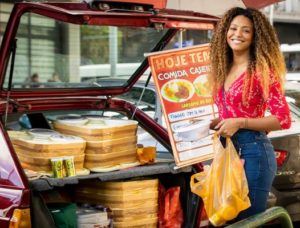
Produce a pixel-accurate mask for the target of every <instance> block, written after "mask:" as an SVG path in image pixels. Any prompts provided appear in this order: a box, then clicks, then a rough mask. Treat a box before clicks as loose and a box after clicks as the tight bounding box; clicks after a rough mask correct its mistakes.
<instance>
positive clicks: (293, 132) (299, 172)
mask: <svg viewBox="0 0 300 228" xmlns="http://www.w3.org/2000/svg"><path fill="white" fill-rule="evenodd" d="M285 95H286V99H287V101H288V103H289V106H290V110H291V114H292V126H291V128H290V129H288V130H283V131H278V132H271V134H270V135H269V137H270V138H271V141H272V144H273V146H274V149H275V153H276V159H277V166H278V169H277V174H276V177H275V180H274V182H273V188H272V194H271V195H270V198H269V203H270V206H274V205H276V206H282V207H284V208H285V209H286V210H287V211H288V212H289V214H290V216H291V218H292V220H293V221H300V209H299V208H300V179H299V177H300V167H299V159H300V106H299V105H300V86H299V83H298V82H295V81H292V82H287V83H286V91H285Z"/></svg>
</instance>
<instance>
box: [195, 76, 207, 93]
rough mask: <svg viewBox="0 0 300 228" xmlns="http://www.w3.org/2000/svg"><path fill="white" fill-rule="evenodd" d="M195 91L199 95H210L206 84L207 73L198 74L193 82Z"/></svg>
mask: <svg viewBox="0 0 300 228" xmlns="http://www.w3.org/2000/svg"><path fill="white" fill-rule="evenodd" d="M193 85H194V88H195V93H196V94H197V95H198V96H200V97H210V96H211V91H210V88H209V84H208V79H207V75H200V76H198V77H197V78H196V79H195V80H194V82H193Z"/></svg>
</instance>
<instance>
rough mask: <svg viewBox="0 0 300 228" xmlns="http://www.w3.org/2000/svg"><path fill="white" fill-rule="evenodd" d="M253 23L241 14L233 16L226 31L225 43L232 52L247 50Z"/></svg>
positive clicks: (250, 40) (251, 35)
mask: <svg viewBox="0 0 300 228" xmlns="http://www.w3.org/2000/svg"><path fill="white" fill-rule="evenodd" d="M253 30H254V29H253V23H252V22H251V20H250V19H249V18H248V17H245V16H243V15H239V16H236V17H235V18H233V20H232V22H231V24H230V26H229V29H228V31H227V43H228V45H229V47H230V48H231V49H232V51H233V52H234V53H238V52H239V53H240V52H249V50H250V45H251V43H252V40H253V35H254V31H253Z"/></svg>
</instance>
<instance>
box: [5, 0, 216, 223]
mask: <svg viewBox="0 0 300 228" xmlns="http://www.w3.org/2000/svg"><path fill="white" fill-rule="evenodd" d="M130 2H132V3H130ZM124 3H126V4H124ZM156 4H158V2H157V1H143V4H138V3H137V1H122V0H120V1H109V0H107V1H105V3H103V2H102V1H101V2H100V1H88V2H80V3H74V2H73V3H59V2H52V3H51V2H44V3H38V2H20V3H15V4H14V7H13V9H12V12H11V14H10V18H9V21H8V23H7V25H6V30H5V33H4V35H3V39H2V44H1V49H0V96H1V97H0V115H1V122H0V131H1V134H0V145H1V147H0V151H1V159H0V227H1V228H2V227H3V228H5V227H44V228H46V227H55V224H54V221H53V218H52V216H51V213H50V212H49V208H48V203H49V200H50V199H52V200H54V201H55V202H61V201H65V200H66V197H62V195H60V194H58V192H60V191H63V190H68V191H69V192H68V194H67V196H68V197H67V198H68V199H69V198H71V199H69V200H71V201H72V202H76V199H74V198H72V196H73V191H74V189H75V188H76V186H77V185H79V184H80V183H82V182H83V180H90V179H92V180H95V181H103V182H104V181H112V180H128V179H130V178H141V177H145V176H147V177H155V178H158V179H159V181H160V183H161V184H162V185H163V186H164V187H165V188H166V189H168V188H169V187H172V186H179V187H180V189H181V192H180V200H181V204H182V210H183V226H184V227H195V226H196V223H197V219H198V217H197V215H198V211H199V210H200V209H203V207H201V203H200V201H199V198H198V197H197V196H195V195H194V194H192V193H191V191H190V189H189V180H190V176H191V175H192V174H193V173H195V172H196V169H195V167H191V166H189V167H185V168H181V169H176V170H175V169H174V165H175V164H174V162H173V161H167V162H160V163H154V164H152V165H148V166H137V167H133V168H131V169H121V170H119V171H114V172H105V173H103V172H92V173H90V174H86V175H78V176H75V177H69V178H52V177H48V176H41V175H37V176H35V177H34V178H33V177H32V176H31V175H30V173H29V172H28V170H25V169H23V168H24V167H25V166H24V160H23V163H21V161H22V158H21V156H20V154H19V152H18V151H23V152H24V153H25V154H26V153H32V151H31V149H28V148H27V149H26V150H24V148H23V149H22V146H21V148H20V147H18V146H16V145H15V144H14V143H13V142H12V138H11V134H12V132H14V133H15V132H21V131H22V132H25V134H27V131H28V128H31V129H37V128H39V129H40V128H43V129H48V130H52V127H53V118H54V117H55V116H62V115H66V114H67V115H70V114H73V113H76V114H77V115H78V114H81V115H100V116H105V114H107V115H109V113H110V112H117V113H119V115H122V116H124V118H125V117H126V118H128V119H133V120H135V121H137V122H138V125H139V126H140V127H141V128H143V129H144V131H146V132H147V133H149V134H150V135H151V136H152V137H153V138H154V139H155V140H156V141H157V142H159V143H160V144H161V145H163V146H164V147H166V148H167V151H169V152H170V142H169V137H168V134H167V131H166V130H165V129H164V127H162V126H161V125H160V124H159V123H157V121H156V120H155V116H154V119H153V116H149V115H148V114H147V112H148V113H149V112H152V111H149V109H148V108H144V107H140V108H138V109H136V106H135V104H134V103H133V102H131V101H130V99H129V98H128V97H126V96H125V97H123V98H124V99H120V98H118V97H119V96H122V94H125V93H126V92H128V91H130V90H132V91H134V90H135V83H136V82H137V81H138V80H139V79H140V78H141V77H142V75H143V74H144V72H145V71H146V70H147V68H148V62H147V59H146V58H145V57H144V54H145V53H149V52H155V51H159V50H162V49H165V48H171V47H173V46H174V45H173V44H174V43H175V42H176V41H177V40H176V37H177V35H178V34H179V33H180V34H179V35H180V36H179V37H183V38H187V37H189V35H191V34H194V35H195V34H198V35H195V36H194V37H195V40H194V44H197V43H201V42H206V41H207V40H206V39H207V31H206V30H207V29H212V28H213V26H214V24H215V22H216V21H217V20H218V18H215V17H212V16H209V15H204V14H200V13H196V12H187V11H174V10H168V9H161V10H155V8H156ZM183 29H184V31H183ZM203 29H205V30H203ZM87 62H88V63H93V64H110V74H109V76H108V78H119V79H123V81H122V80H120V81H118V82H117V83H115V84H113V83H111V84H109V85H105V86H104V84H103V83H101V82H102V81H103V82H104V81H105V79H107V76H106V78H99V80H100V81H99V82H97V83H93V82H86V81H81V78H80V66H81V65H82V64H84V63H87ZM132 62H134V63H137V62H139V63H140V65H139V66H138V67H137V68H136V69H135V70H134V71H133V72H132V74H130V75H128V74H126V75H118V74H117V72H118V70H117V67H118V66H119V65H118V63H132ZM53 72H55V73H58V74H59V76H60V81H57V82H48V80H49V78H51V77H52V74H53ZM36 74H37V75H38V76H39V77H38V78H39V80H38V81H35V82H30V81H29V80H28V79H29V78H30V77H31V75H36ZM147 98H148V97H147ZM149 98H151V97H149ZM151 99H152V98H151ZM142 101H143V102H144V103H148V101H146V100H143V99H142ZM151 102H152V100H151ZM149 107H151V108H155V107H153V106H152V104H151V105H150V106H149ZM156 111H157V110H156ZM24 114H26V115H24ZM107 115H106V117H107ZM22 118H25V119H22ZM109 118H111V116H110V117H109ZM26 121H27V122H26ZM46 132H47V131H46ZM32 133H34V131H31V135H32ZM35 133H36V132H35ZM30 137H31V136H30ZM14 138H15V139H18V135H16V134H15V135H14ZM37 150H38V149H37ZM17 152H18V153H17ZM43 156H44V155H42V154H41V155H40V156H31V157H29V159H31V160H35V159H38V158H41V157H43ZM48 163H49V162H48ZM41 166H42V164H41ZM25 171H26V172H25ZM45 195H46V196H47V197H45ZM64 196H66V195H64ZM50 201H51V200H50ZM171 203H172V202H171ZM65 218H66V217H65ZM64 220H65V221H68V219H64Z"/></svg>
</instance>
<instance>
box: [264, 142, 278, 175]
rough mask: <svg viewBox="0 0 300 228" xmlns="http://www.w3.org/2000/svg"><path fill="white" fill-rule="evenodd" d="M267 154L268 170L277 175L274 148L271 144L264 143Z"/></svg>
mask: <svg viewBox="0 0 300 228" xmlns="http://www.w3.org/2000/svg"><path fill="white" fill-rule="evenodd" d="M264 148H265V153H266V157H267V161H268V168H269V170H270V171H271V172H272V173H274V174H275V172H276V170H277V163H276V158H275V153H274V148H273V145H272V144H271V143H264Z"/></svg>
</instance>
